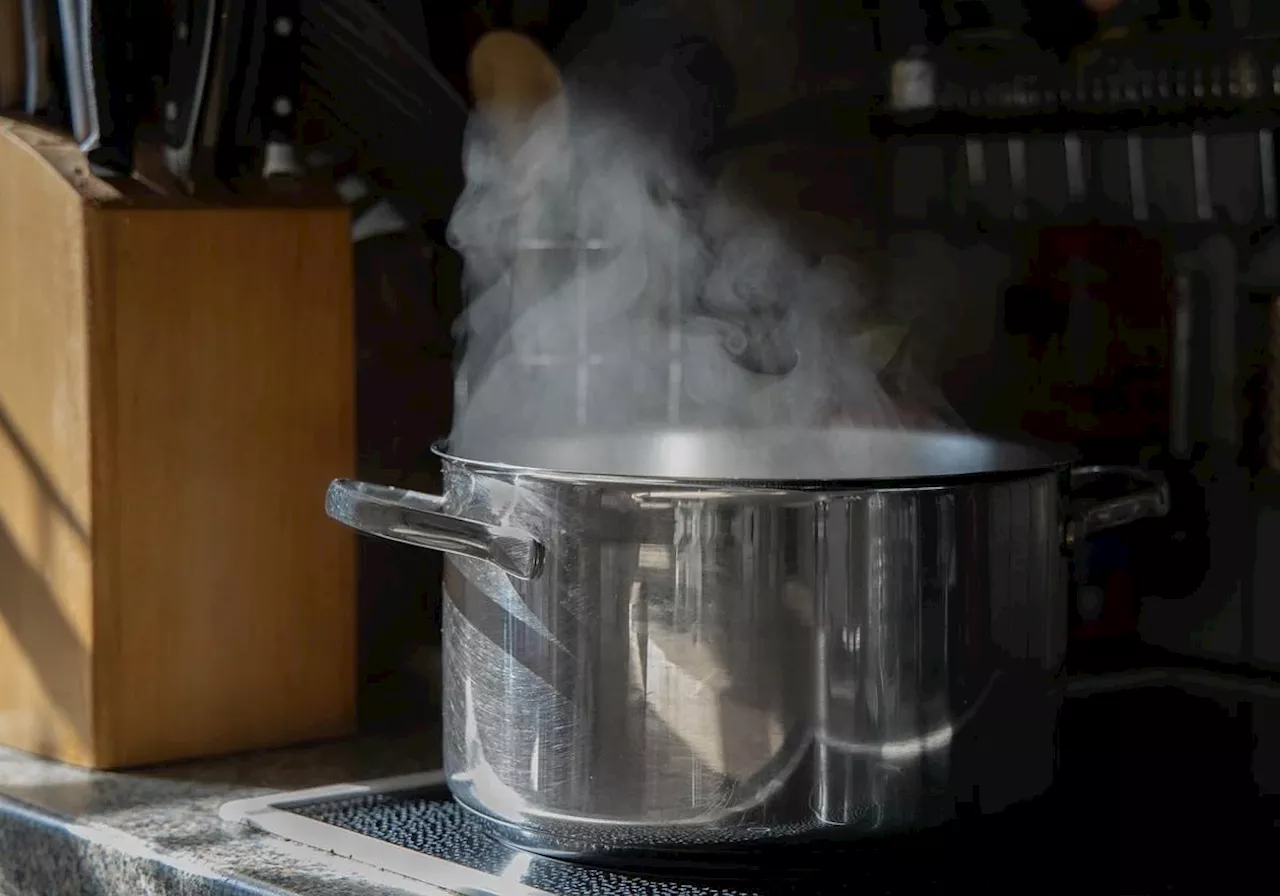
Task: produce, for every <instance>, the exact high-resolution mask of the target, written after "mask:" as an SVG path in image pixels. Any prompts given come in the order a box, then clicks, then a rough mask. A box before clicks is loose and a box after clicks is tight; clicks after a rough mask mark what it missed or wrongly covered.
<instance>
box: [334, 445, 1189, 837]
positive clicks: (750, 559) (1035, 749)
mask: <svg viewBox="0 0 1280 896" xmlns="http://www.w3.org/2000/svg"><path fill="white" fill-rule="evenodd" d="M460 447H461V448H462V449H466V450H467V451H468V452H469V453H468V454H463V453H462V452H461V451H454V450H452V449H451V448H450V447H448V446H445V445H440V446H437V449H436V450H437V453H438V454H439V455H440V456H441V459H442V461H443V466H444V494H443V496H432V495H423V494H418V493H414V492H406V491H402V490H398V489H389V488H386V487H380V486H376V485H369V484H366V483H357V482H351V481H344V480H338V481H335V482H334V483H333V484H332V485H331V486H330V488H329V492H328V495H327V498H326V510H327V512H328V514H329V515H330V516H331V517H333V518H334V519H336V520H339V521H341V522H343V523H345V524H347V525H350V526H353V527H354V528H357V529H359V530H361V531H364V532H367V533H370V534H373V535H377V536H380V537H383V538H388V539H391V540H395V541H401V542H405V543H408V544H416V545H419V546H423V547H429V548H432V549H435V550H441V551H445V552H446V553H447V554H448V555H449V556H448V557H447V558H446V564H445V591H446V595H447V604H446V607H445V621H444V644H445V766H446V772H447V774H448V777H449V784H450V787H451V788H452V790H453V792H454V793H455V795H456V796H457V798H458V799H459V801H460V802H461V803H462V804H463V805H464V806H466V807H468V808H469V809H471V810H472V811H474V812H475V813H476V814H477V815H478V816H480V817H481V818H483V819H485V820H486V822H487V823H488V824H489V825H490V826H491V828H492V829H494V830H495V831H497V832H498V833H499V834H500V835H501V836H503V837H505V838H507V839H509V840H512V841H514V842H516V843H519V844H521V845H524V846H528V847H531V848H533V849H535V850H544V851H550V852H554V853H558V854H574V855H580V854H585V855H592V856H597V857H598V856H605V855H621V854H628V853H631V854H634V853H636V852H643V851H645V850H670V849H699V848H702V849H712V848H715V847H718V846H725V845H729V844H741V843H750V842H762V841H772V840H783V839H787V838H789V837H795V836H837V837H839V836H851V835H858V834H864V833H868V832H874V831H884V830H892V829H900V828H909V827H915V826H919V825H925V824H933V823H937V822H940V821H943V820H945V819H947V818H950V817H953V816H955V815H956V814H957V813H963V812H964V811H966V809H967V808H973V809H975V810H977V811H992V810H995V809H999V808H1001V807H1004V806H1006V805H1009V804H1011V803H1013V802H1016V801H1018V800H1020V799H1023V798H1026V797H1029V796H1032V795H1034V794H1036V793H1039V792H1040V791H1042V790H1044V789H1045V788H1046V787H1047V786H1048V784H1049V783H1050V781H1051V779H1052V777H1053V767H1054V726H1055V717H1056V712H1057V707H1058V705H1059V700H1060V693H1061V691H1060V684H1061V681H1060V678H1059V673H1060V669H1061V666H1062V662H1063V657H1064V649H1065V645H1066V628H1065V627H1066V589H1067V569H1068V562H1069V561H1068V553H1067V551H1066V550H1065V549H1066V548H1067V547H1069V546H1070V545H1071V544H1073V543H1075V542H1076V541H1078V540H1079V539H1081V538H1083V537H1084V536H1086V535H1088V534H1090V533H1092V532H1095V531H1098V530H1100V529H1104V528H1108V527H1110V526H1115V525H1120V524H1122V523H1126V522H1129V521H1131V520H1135V519H1140V518H1143V517H1147V516H1158V515H1161V514H1163V513H1165V512H1166V509H1167V494H1166V492H1165V490H1164V487H1163V485H1162V484H1161V483H1160V482H1159V480H1158V477H1155V476H1150V475H1148V474H1145V473H1143V472H1141V471H1123V476H1124V477H1125V478H1126V479H1128V480H1131V481H1134V482H1136V483H1141V488H1138V489H1137V490H1135V491H1132V492H1131V493H1128V494H1125V495H1123V496H1121V497H1118V498H1115V499H1112V500H1103V501H1098V502H1095V503H1091V504H1083V503H1079V502H1078V503H1077V506H1074V507H1073V506H1072V502H1071V488H1072V484H1073V482H1082V481H1093V480H1094V479H1096V478H1097V477H1098V476H1099V475H1101V474H1102V473H1103V471H1102V470H1100V469H1096V468H1090V469H1081V470H1076V471H1072V470H1071V469H1070V466H1069V464H1068V463H1067V460H1066V459H1065V458H1061V457H1055V456H1053V455H1050V454H1046V453H1044V452H1041V451H1039V450H1036V449H1032V448H1028V447H1024V446H1020V445H1011V444H1006V443H1001V442H995V441H991V440H986V439H982V438H978V437H974V436H968V435H956V434H948V433H926V432H897V431H874V430H856V429H834V430H827V431H817V430H813V431H786V430H762V431H729V430H706V431H702V430H681V429H670V430H660V431H646V432H630V433H620V434H618V435H594V436H585V435H584V436H566V437H556V436H550V437H545V438H542V437H533V436H531V437H530V438H528V439H526V440H524V441H522V442H521V443H519V444H507V445H504V446H488V447H487V448H485V447H484V446H465V445H464V446H460ZM473 449H474V450H473Z"/></svg>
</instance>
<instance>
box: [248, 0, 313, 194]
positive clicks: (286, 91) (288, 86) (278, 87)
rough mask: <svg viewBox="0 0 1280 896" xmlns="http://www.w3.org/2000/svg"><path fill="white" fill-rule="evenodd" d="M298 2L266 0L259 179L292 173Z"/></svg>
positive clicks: (298, 69) (297, 78)
mask: <svg viewBox="0 0 1280 896" xmlns="http://www.w3.org/2000/svg"><path fill="white" fill-rule="evenodd" d="M300 5H301V4H300V3H299V0H266V2H265V3H264V11H265V16H264V18H265V21H264V23H263V25H264V31H265V35H264V37H265V39H264V43H263V54H262V67H261V78H262V80H261V87H260V90H259V93H258V97H259V115H260V121H261V127H262V137H263V144H264V158H263V172H262V173H263V176H264V177H270V176H272V175H275V174H295V173H297V171H298V163H297V160H296V158H294V146H295V143H296V141H297V128H298V103H299V100H300V94H301V71H302V36H301V24H302V23H301V20H300V12H301V10H300Z"/></svg>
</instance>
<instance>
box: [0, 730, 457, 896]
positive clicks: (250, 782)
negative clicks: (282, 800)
mask: <svg viewBox="0 0 1280 896" xmlns="http://www.w3.org/2000/svg"><path fill="white" fill-rule="evenodd" d="M439 752H440V751H439V735H438V734H435V735H432V734H428V733H423V734H412V735H401V736H395V737H391V736H379V737H363V738H357V739H353V740H349V741H343V742H338V743H329V744H320V745H315V746H307V747H298V748H290V749H283V750H271V751H264V752H260V753H252V754H246V755H241V756H233V757H229V758H222V759H211V760H202V761H197V762H185V763H176V764H170V765H165V766H158V767H154V768H149V769H140V770H134V771H128V772H111V773H108V772H92V771H86V770H84V769H79V768H74V767H71V766H66V765H61V764H59V763H56V762H50V761H48V760H44V759H39V758H36V757H33V756H30V755H27V754H24V753H19V752H16V751H12V750H4V749H0V894H3V896H63V894H76V896H98V894H112V896H114V894H121V896H151V894H171V893H172V894H182V896H205V894H217V896H223V894H228V896H230V894H255V896H257V894H306V896H331V894H344V896H400V894H405V893H409V892H413V893H421V892H422V887H421V885H413V888H412V889H411V890H410V889H407V888H402V886H401V885H402V884H403V885H405V887H407V886H409V885H408V884H407V882H405V881H404V880H403V879H402V878H399V877H396V876H394V875H391V874H388V873H386V872H381V871H378V870H376V869H374V868H372V867H369V866H365V865H361V864H359V863H356V862H351V861H348V860H344V859H339V858H338V857H336V856H333V855H330V854H328V853H325V852H322V851H320V850H316V849H312V848H310V847H304V846H299V845H297V844H293V843H290V842H288V841H285V840H283V839H280V838H277V837H273V836H270V835H267V834H263V833H261V832H258V831H254V830H251V829H248V828H244V827H240V826H237V825H233V824H229V823H227V822H224V821H222V820H221V819H219V817H218V809H219V807H220V806H222V805H223V804H224V803H226V802H228V801H230V800H235V799H241V798H244V797H251V796H259V795H264V794H268V793H272V792H277V791H284V790H298V789H302V788H308V787H317V786H321V785H327V784H335V783H340V782H346V781H362V780H369V779H373V778H381V777H388V776H392V775H401V774H409V773H412V772H418V771H424V770H427V769H431V768H436V767H438V766H439Z"/></svg>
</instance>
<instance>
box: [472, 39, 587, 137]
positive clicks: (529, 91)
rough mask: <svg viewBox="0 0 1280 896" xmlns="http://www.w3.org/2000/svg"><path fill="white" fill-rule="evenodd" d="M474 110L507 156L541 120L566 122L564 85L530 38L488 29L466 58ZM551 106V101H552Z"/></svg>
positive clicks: (551, 63)
mask: <svg viewBox="0 0 1280 896" xmlns="http://www.w3.org/2000/svg"><path fill="white" fill-rule="evenodd" d="M467 77H468V82H469V83H470V85H471V92H472V96H473V97H474V99H475V104H476V108H477V109H478V110H479V111H480V112H481V113H482V114H483V115H485V117H486V118H487V119H489V121H490V123H491V124H492V126H493V127H494V129H495V130H496V131H497V136H498V142H499V145H500V146H501V149H502V153H503V155H504V156H505V157H506V158H507V159H508V160H511V159H513V158H514V157H515V155H516V154H517V152H518V151H519V149H520V147H521V146H522V145H524V143H525V141H526V140H527V139H528V138H529V136H530V132H531V130H532V129H533V128H535V127H536V126H537V124H538V123H539V121H541V122H542V123H544V124H545V123H546V121H547V118H548V117H549V116H550V115H556V116H558V118H559V119H560V121H559V122H557V123H556V124H558V125H559V126H560V127H563V126H564V121H563V119H564V116H565V114H566V107H565V101H564V96H563V88H564V84H563V82H562V81H561V78H560V70H559V69H558V68H556V65H555V63H553V62H552V61H551V59H550V58H549V57H548V56H547V54H546V53H544V52H543V50H542V48H541V47H539V46H538V45H537V44H536V43H534V41H532V40H531V39H529V38H528V37H525V36H524V35H523V34H518V33H516V32H514V31H503V30H497V31H490V32H488V33H486V34H485V35H484V36H483V37H481V38H480V40H478V41H477V42H476V45H475V47H474V48H472V50H471V55H470V57H468V60H467ZM553 104H554V105H553Z"/></svg>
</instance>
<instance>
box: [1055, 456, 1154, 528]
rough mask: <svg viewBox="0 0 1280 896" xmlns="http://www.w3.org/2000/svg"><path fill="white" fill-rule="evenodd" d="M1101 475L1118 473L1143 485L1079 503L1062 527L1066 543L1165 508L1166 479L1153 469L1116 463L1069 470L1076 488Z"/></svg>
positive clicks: (1116, 474) (1141, 518) (1150, 515)
mask: <svg viewBox="0 0 1280 896" xmlns="http://www.w3.org/2000/svg"><path fill="white" fill-rule="evenodd" d="M1103 476H1117V477H1122V478H1124V479H1128V480H1129V481H1130V482H1134V483H1138V484H1140V485H1143V486H1144V488H1141V489H1139V490H1137V491H1134V492H1130V493H1129V494H1127V495H1122V496H1120V497H1118V498H1109V499H1107V500H1104V501H1092V502H1089V503H1087V504H1085V505H1084V506H1083V507H1080V508H1073V509H1072V511H1071V515H1070V518H1069V519H1068V520H1067V527H1066V541H1067V545H1068V546H1071V545H1073V544H1075V543H1076V542H1077V541H1079V540H1080V539H1082V538H1087V537H1088V536H1090V535H1092V534H1093V533H1095V532H1101V531H1102V530H1103V529H1111V528H1114V527H1116V526H1123V525H1126V524H1127V523H1132V522H1136V521H1137V520H1143V519H1151V518H1154V517H1161V516H1164V515H1166V514H1167V513H1168V512H1169V483H1168V482H1166V481H1165V478H1164V477H1163V476H1161V475H1160V474H1159V473H1157V472H1155V471H1153V470H1144V469H1141V468H1140V467H1117V466H1092V467H1075V468H1073V469H1072V470H1071V487H1072V489H1077V488H1080V487H1081V486H1083V485H1085V484H1086V483H1088V482H1090V481H1092V480H1094V479H1100V478H1102V477H1103Z"/></svg>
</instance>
